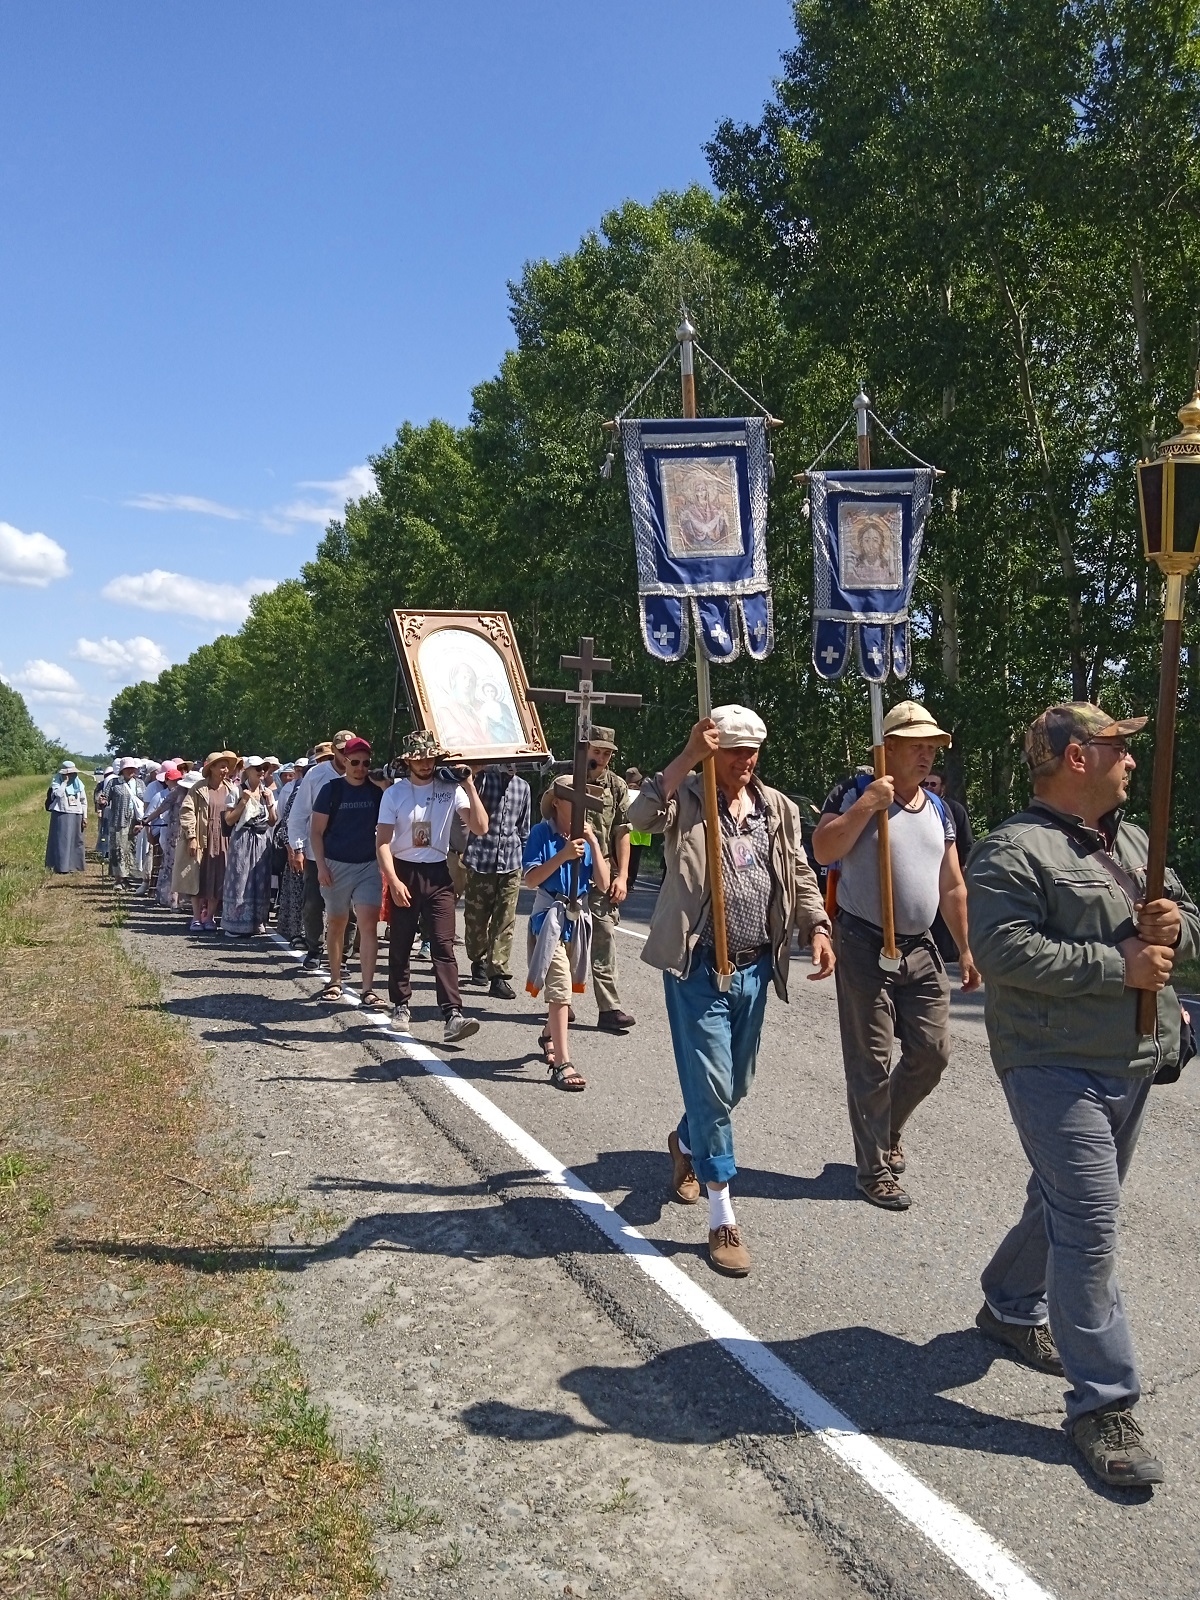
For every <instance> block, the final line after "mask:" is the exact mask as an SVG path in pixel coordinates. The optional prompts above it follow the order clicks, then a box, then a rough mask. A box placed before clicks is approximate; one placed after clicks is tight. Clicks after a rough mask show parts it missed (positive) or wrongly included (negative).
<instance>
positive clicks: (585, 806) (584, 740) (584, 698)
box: [525, 638, 642, 904]
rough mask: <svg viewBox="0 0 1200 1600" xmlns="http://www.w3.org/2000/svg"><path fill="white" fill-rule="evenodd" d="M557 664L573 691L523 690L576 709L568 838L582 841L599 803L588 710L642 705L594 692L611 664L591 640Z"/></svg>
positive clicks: (636, 699)
mask: <svg viewBox="0 0 1200 1600" xmlns="http://www.w3.org/2000/svg"><path fill="white" fill-rule="evenodd" d="M558 664H559V666H560V667H561V668H562V670H563V671H564V672H577V673H578V674H579V687H578V688H577V689H527V690H526V691H525V693H526V696H527V697H528V698H529V699H530V700H534V701H537V702H539V703H541V704H542V705H560V706H561V705H573V706H578V708H579V709H578V711H577V712H576V715H575V761H574V765H573V767H572V771H571V788H572V791H573V793H574V799H573V800H572V802H571V837H572V839H582V838H583V825H584V822H585V820H586V817H587V813H588V812H589V811H599V810H600V808H601V806H602V805H603V801H602V800H600V799H599V798H598V797H593V796H592V795H590V794H589V793H588V787H587V777H588V746H589V745H590V744H591V742H592V707H593V706H616V707H624V708H627V709H628V710H631V711H636V710H637V709H638V708H639V707H640V706H641V703H642V697H641V695H640V694H618V693H614V692H612V691H606V692H601V691H598V690H597V689H596V686H595V685H596V674H597V673H598V672H611V671H612V662H611V661H607V660H605V659H604V657H603V656H598V655H596V653H595V641H594V640H593V639H587V638H581V639H580V641H579V654H578V655H574V656H560V657H559V659H558ZM571 900H572V902H573V903H574V904H578V901H579V863H578V862H577V861H573V862H572V863H571Z"/></svg>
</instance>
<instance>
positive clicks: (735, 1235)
mask: <svg viewBox="0 0 1200 1600" xmlns="http://www.w3.org/2000/svg"><path fill="white" fill-rule="evenodd" d="M708 1259H709V1260H710V1261H711V1262H712V1264H713V1266H714V1268H715V1269H716V1270H717V1271H718V1272H722V1273H724V1274H725V1276H726V1277H727V1278H744V1277H746V1276H747V1275H748V1274H749V1272H750V1252H749V1250H747V1249H746V1246H745V1245H744V1244H743V1243H742V1236H741V1234H740V1233H739V1232H738V1230H737V1229H736V1228H731V1227H730V1226H729V1224H728V1223H727V1222H723V1223H722V1224H721V1226H720V1227H719V1228H710V1229H709V1230H708Z"/></svg>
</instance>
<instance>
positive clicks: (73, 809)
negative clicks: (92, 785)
mask: <svg viewBox="0 0 1200 1600" xmlns="http://www.w3.org/2000/svg"><path fill="white" fill-rule="evenodd" d="M46 810H47V811H48V812H49V813H50V832H49V834H48V836H47V839H46V870H47V871H48V872H60V873H62V872H83V871H85V869H86V867H87V856H86V854H85V851H84V847H83V835H84V832H85V830H86V828H87V818H88V802H87V790H86V789H85V788H84V786H83V780H82V779H81V778H80V776H79V768H78V767H77V766H76V765H75V763H74V762H73V761H64V762H63V764H62V766H61V767H59V769H58V771H57V773H55V775H54V778H53V779H52V781H51V784H50V787H49V789H48V790H47V791H46Z"/></svg>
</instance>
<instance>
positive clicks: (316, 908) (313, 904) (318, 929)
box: [301, 856, 325, 956]
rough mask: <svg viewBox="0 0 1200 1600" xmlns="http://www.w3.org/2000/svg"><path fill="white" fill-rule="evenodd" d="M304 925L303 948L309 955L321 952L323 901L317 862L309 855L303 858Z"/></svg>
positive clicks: (323, 934)
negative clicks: (318, 879)
mask: <svg viewBox="0 0 1200 1600" xmlns="http://www.w3.org/2000/svg"><path fill="white" fill-rule="evenodd" d="M301 921H302V923H303V927H304V948H305V949H306V950H307V951H308V953H309V955H310V956H319V955H320V954H321V945H322V943H323V942H324V938H325V901H324V900H323V899H322V897H321V885H320V884H319V883H318V881H317V863H316V862H315V861H314V860H313V859H312V857H311V856H305V858H304V909H303V911H302V912H301Z"/></svg>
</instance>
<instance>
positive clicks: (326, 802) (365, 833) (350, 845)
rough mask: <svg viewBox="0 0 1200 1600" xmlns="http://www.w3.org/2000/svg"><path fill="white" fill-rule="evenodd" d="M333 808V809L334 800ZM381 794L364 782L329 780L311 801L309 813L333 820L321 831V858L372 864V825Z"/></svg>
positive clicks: (373, 834)
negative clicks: (322, 842)
mask: <svg viewBox="0 0 1200 1600" xmlns="http://www.w3.org/2000/svg"><path fill="white" fill-rule="evenodd" d="M335 795H336V797H337V805H336V807H335V805H334V797H335ZM382 799H383V790H382V789H378V788H376V786H375V785H374V784H373V783H372V782H371V780H370V779H369V778H368V779H367V781H366V782H365V783H360V784H357V785H355V784H353V783H347V782H346V780H345V778H331V779H330V780H329V782H328V783H327V784H326V785H325V787H324V788H323V789H322V790H321V792H320V794H319V795H318V796H317V798H316V799H315V800H314V801H313V811H314V813H315V812H318V811H319V812H320V813H321V814H322V816H326V817H328V816H330V815H331V814H332V816H333V820H332V821H331V822H330V823H328V824H327V826H326V828H325V841H324V843H325V854H326V856H327V857H328V858H329V860H330V861H373V860H374V859H375V824H376V821H377V820H378V818H379V802H380V801H381V800H382Z"/></svg>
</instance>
